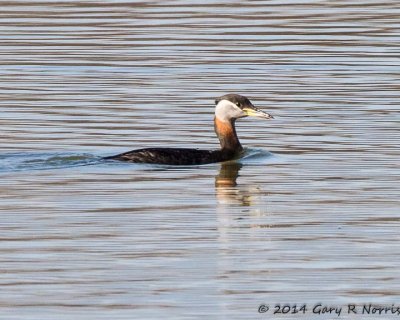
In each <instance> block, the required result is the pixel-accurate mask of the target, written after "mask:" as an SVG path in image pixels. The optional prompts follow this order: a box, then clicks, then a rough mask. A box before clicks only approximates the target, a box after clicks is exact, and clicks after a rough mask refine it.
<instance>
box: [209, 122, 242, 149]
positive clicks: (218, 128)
mask: <svg viewBox="0 0 400 320" xmlns="http://www.w3.org/2000/svg"><path fill="white" fill-rule="evenodd" d="M214 129H215V133H216V134H217V136H218V139H219V142H220V144H221V149H222V150H229V151H235V152H241V151H242V150H243V148H242V146H241V144H240V142H239V139H238V137H237V135H236V130H235V120H234V119H232V120H230V121H223V120H220V119H218V118H217V117H215V118H214Z"/></svg>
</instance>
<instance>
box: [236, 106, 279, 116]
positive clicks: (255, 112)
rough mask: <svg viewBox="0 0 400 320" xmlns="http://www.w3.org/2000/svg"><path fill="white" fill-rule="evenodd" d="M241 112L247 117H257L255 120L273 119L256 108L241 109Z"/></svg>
mask: <svg viewBox="0 0 400 320" xmlns="http://www.w3.org/2000/svg"><path fill="white" fill-rule="evenodd" d="M243 111H244V112H245V113H246V115H248V116H249V117H257V118H263V119H273V118H274V117H273V116H271V115H270V114H269V113H266V112H264V111H262V110H260V109H258V108H256V107H251V108H243Z"/></svg>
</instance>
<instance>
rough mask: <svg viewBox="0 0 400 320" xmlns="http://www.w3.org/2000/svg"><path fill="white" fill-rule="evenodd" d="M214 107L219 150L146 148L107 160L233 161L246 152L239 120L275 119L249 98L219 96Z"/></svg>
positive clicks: (198, 162) (177, 163)
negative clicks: (250, 117)
mask: <svg viewBox="0 0 400 320" xmlns="http://www.w3.org/2000/svg"><path fill="white" fill-rule="evenodd" d="M215 105H216V106H215V117H214V128H215V133H216V134H217V136H218V139H219V142H220V144H221V149H220V150H212V151H211V150H199V149H186V148H146V149H138V150H132V151H129V152H125V153H121V154H118V155H116V156H111V157H106V158H105V159H112V160H119V161H128V162H135V163H153V164H169V165H197V164H207V163H213V162H222V161H228V160H233V159H236V158H239V157H240V156H241V155H242V153H243V148H242V145H241V144H240V142H239V139H238V137H237V135H236V130H235V121H236V119H239V118H244V117H247V116H252V117H258V118H264V119H273V117H272V116H271V115H270V114H268V113H266V112H264V111H262V110H260V109H258V108H256V107H255V106H253V104H252V103H251V102H250V100H249V99H247V98H246V97H244V96H241V95H238V94H227V95H224V96H222V97H219V98H217V99H216V100H215Z"/></svg>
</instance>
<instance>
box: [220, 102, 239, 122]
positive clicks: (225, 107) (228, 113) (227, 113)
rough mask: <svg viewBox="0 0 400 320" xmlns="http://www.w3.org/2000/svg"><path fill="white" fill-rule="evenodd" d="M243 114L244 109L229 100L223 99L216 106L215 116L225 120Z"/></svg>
mask: <svg viewBox="0 0 400 320" xmlns="http://www.w3.org/2000/svg"><path fill="white" fill-rule="evenodd" d="M242 115H243V110H242V109H240V108H239V107H238V106H237V105H235V104H234V103H233V102H230V101H229V100H221V101H220V102H218V104H217V106H216V107H215V116H216V117H217V118H218V119H220V120H223V121H228V120H229V119H232V118H239V117H241V116H242Z"/></svg>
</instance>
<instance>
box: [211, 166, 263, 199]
mask: <svg viewBox="0 0 400 320" xmlns="http://www.w3.org/2000/svg"><path fill="white" fill-rule="evenodd" d="M242 166H243V165H242V164H241V163H239V162H236V161H229V162H224V163H222V164H221V168H220V171H219V174H218V175H217V176H216V177H215V189H216V195H217V201H218V203H219V204H232V205H239V206H244V207H248V206H252V205H253V204H254V202H256V200H257V199H259V198H260V196H262V195H261V193H262V192H261V191H260V188H259V187H258V186H251V187H249V186H244V187H243V188H241V187H238V185H237V182H236V180H237V178H238V177H239V171H240V169H241V168H242Z"/></svg>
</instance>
